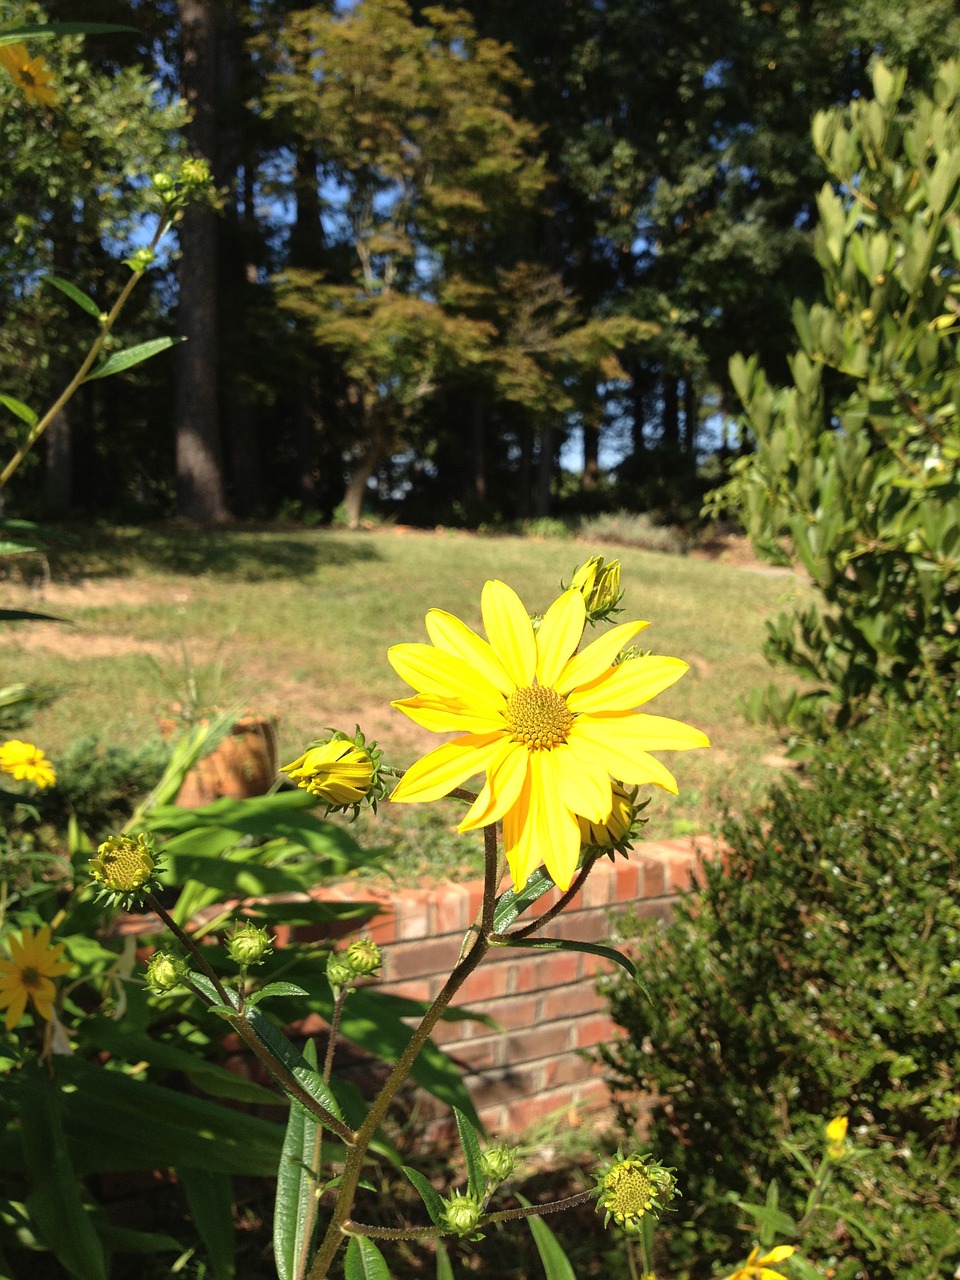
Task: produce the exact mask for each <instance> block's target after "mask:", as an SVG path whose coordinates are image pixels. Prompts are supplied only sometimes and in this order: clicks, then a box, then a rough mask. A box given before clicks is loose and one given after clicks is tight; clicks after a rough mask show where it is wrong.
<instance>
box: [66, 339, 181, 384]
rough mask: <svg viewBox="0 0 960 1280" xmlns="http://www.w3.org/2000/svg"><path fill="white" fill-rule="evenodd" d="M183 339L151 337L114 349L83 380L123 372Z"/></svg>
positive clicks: (107, 376)
mask: <svg viewBox="0 0 960 1280" xmlns="http://www.w3.org/2000/svg"><path fill="white" fill-rule="evenodd" d="M183 341H184V339H183V338H151V340H150V341H149V342H138V343H137V345H136V346H135V347H127V349H126V351H115V352H114V353H113V355H112V356H109V357H108V358H107V359H106V360H104V362H103V364H100V365H97V367H96V368H95V369H94V370H93V371H92V372H91V373H88V374H87V376H86V378H84V382H92V381H93V380H94V378H109V377H110V376H111V374H114V373H123V372H124V370H126V369H132V368H133V366H134V365H136V364H141V363H142V362H143V361H144V360H149V359H150V357H151V356H156V355H159V354H160V352H161V351H168V350H169V349H170V347H173V346H176V344H177V343H178V342H183Z"/></svg>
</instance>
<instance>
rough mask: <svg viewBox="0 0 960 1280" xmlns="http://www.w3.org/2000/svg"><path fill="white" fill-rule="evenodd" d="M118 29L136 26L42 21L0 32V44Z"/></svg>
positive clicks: (101, 33)
mask: <svg viewBox="0 0 960 1280" xmlns="http://www.w3.org/2000/svg"><path fill="white" fill-rule="evenodd" d="M118 31H133V32H136V31H137V28H136V27H121V26H118V25H117V23H115V22H44V23H42V24H38V23H32V24H31V25H30V26H27V27H16V28H15V29H13V30H12V31H4V32H2V33H0V45H5V44H19V43H20V41H22V40H52V39H54V38H55V37H56V36H100V35H112V34H113V33H114V32H118Z"/></svg>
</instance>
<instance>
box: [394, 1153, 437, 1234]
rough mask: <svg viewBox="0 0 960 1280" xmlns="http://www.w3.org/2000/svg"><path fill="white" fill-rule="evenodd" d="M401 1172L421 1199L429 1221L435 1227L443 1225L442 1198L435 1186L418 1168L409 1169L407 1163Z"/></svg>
mask: <svg viewBox="0 0 960 1280" xmlns="http://www.w3.org/2000/svg"><path fill="white" fill-rule="evenodd" d="M403 1172H404V1173H405V1174H406V1176H407V1180H408V1182H409V1183H410V1185H411V1186H412V1187H413V1188H414V1189H415V1190H416V1192H417V1193H418V1195H419V1196H420V1199H421V1200H422V1201H423V1203H424V1205H425V1207H426V1210H427V1213H429V1215H430V1221H431V1222H432V1223H433V1225H434V1226H435V1227H443V1225H444V1221H443V1200H442V1199H441V1198H440V1193H439V1192H438V1191H437V1189H436V1187H435V1186H434V1185H433V1183H432V1182H431V1181H430V1180H429V1178H425V1177H424V1176H423V1174H422V1173H421V1172H420V1171H419V1169H411V1168H410V1166H409V1165H406V1164H405V1165H404V1166H403Z"/></svg>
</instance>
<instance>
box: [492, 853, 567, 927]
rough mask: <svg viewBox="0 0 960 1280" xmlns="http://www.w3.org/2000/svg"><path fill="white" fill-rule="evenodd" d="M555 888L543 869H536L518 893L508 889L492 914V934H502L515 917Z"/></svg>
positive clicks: (501, 896)
mask: <svg viewBox="0 0 960 1280" xmlns="http://www.w3.org/2000/svg"><path fill="white" fill-rule="evenodd" d="M556 887H557V886H556V885H555V884H554V882H553V880H552V879H551V877H550V875H549V874H548V873H547V872H546V871H545V870H544V869H543V867H538V868H537V870H536V871H534V873H533V875H532V876H531V877H530V879H529V880H528V881H527V883H526V884H525V885H524V887H523V888H522V889H521V891H520V892H519V893H517V891H516V890H515V889H508V890H507V891H506V893H503V894H501V895H500V898H499V899H498V900H497V905H496V908H495V910H494V913H493V928H494V932H495V933H502V932H503V930H504V929H507V928H509V926H510V925H511V924H513V922H514V920H516V918H517V916H519V915H521V914H522V913H523V912H524V911H526V909H527V908H528V907H531V906H533V904H534V903H535V902H536V901H537V899H538V898H542V897H543V895H544V894H545V893H549V892H550V890H551V889H555V888H556Z"/></svg>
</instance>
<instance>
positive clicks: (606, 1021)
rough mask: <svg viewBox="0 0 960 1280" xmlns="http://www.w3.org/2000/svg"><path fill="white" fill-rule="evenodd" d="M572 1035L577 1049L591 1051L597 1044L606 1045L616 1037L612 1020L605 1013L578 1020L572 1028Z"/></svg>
mask: <svg viewBox="0 0 960 1280" xmlns="http://www.w3.org/2000/svg"><path fill="white" fill-rule="evenodd" d="M574 1034H575V1036H576V1045H577V1048H578V1049H592V1048H593V1047H594V1046H595V1045H598V1044H608V1043H609V1042H610V1041H611V1040H613V1039H615V1038H616V1036H617V1032H616V1030H615V1028H614V1022H613V1019H612V1018H611V1017H610V1015H609V1014H607V1013H595V1014H593V1015H591V1016H590V1017H587V1018H580V1019H579V1020H578V1021H577V1023H576V1025H575V1026H574Z"/></svg>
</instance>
